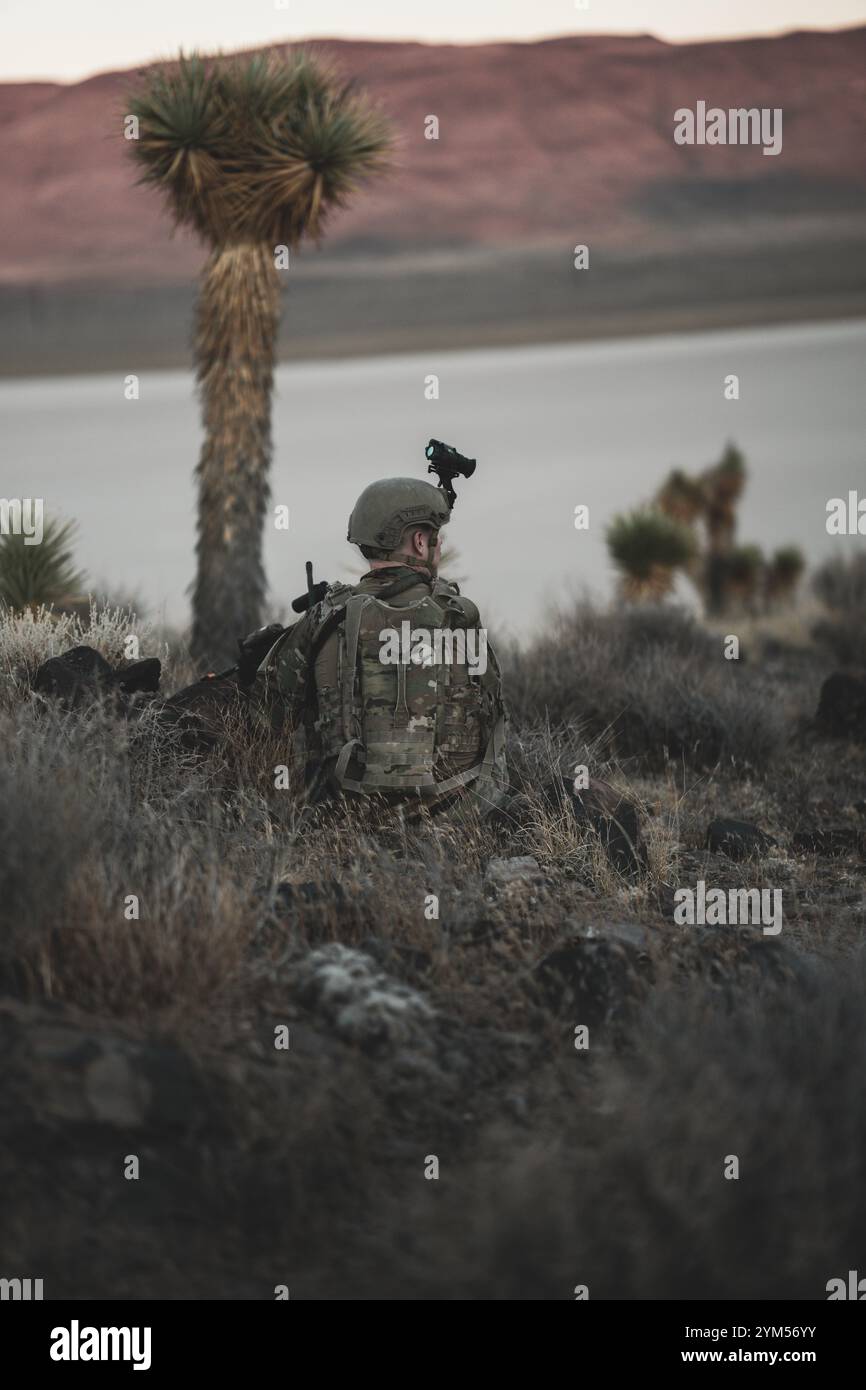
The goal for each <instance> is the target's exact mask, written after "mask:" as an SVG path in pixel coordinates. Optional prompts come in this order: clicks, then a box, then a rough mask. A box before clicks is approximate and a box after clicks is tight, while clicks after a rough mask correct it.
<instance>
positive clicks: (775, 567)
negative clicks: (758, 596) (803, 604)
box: [764, 545, 806, 604]
mask: <svg viewBox="0 0 866 1390" xmlns="http://www.w3.org/2000/svg"><path fill="white" fill-rule="evenodd" d="M805 568H806V561H805V559H804V558H803V552H802V551H801V550H798V549H797V547H796V546H795V545H787V546H784V547H783V548H782V549H781V550H777V551H776V553H775V555H774V556H773V558H772V560H771V561H770V563H769V565H768V566H767V569H766V573H765V576H764V593H765V596H766V599H767V602H768V603H769V604H773V603H776V602H779V601H781V602H783V603H784V602H785V601H786V600H788V599H790V598H791V597H792V596H793V593H794V590H795V589H796V587H797V585H798V583H799V582H800V578H801V576H802V574H803V571H804V569H805Z"/></svg>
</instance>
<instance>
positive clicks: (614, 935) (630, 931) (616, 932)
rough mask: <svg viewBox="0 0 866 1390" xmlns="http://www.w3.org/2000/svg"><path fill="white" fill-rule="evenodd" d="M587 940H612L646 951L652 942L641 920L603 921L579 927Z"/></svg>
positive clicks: (580, 932) (581, 934)
mask: <svg viewBox="0 0 866 1390" xmlns="http://www.w3.org/2000/svg"><path fill="white" fill-rule="evenodd" d="M579 934H580V936H582V937H583V939H584V940H586V941H612V942H619V943H620V945H622V946H633V947H636V948H637V949H638V950H640V951H645V950H646V949H647V948H648V946H649V944H650V934H649V931H648V930H647V928H646V927H645V926H643V925H642V924H641V923H640V922H602V923H601V925H600V926H595V925H594V924H593V925H591V926H588V927H584V928H582V929H579Z"/></svg>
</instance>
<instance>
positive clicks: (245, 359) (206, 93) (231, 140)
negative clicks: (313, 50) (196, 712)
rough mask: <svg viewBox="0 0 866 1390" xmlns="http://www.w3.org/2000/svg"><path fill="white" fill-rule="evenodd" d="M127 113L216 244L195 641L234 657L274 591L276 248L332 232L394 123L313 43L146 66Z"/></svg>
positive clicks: (208, 322)
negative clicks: (266, 553) (302, 50)
mask: <svg viewBox="0 0 866 1390" xmlns="http://www.w3.org/2000/svg"><path fill="white" fill-rule="evenodd" d="M129 111H130V113H131V114H132V115H134V116H136V117H137V118H138V121H139V138H138V139H137V140H133V141H131V142H130V148H131V150H132V153H133V155H134V156H135V157H136V159H137V160H138V161H139V162H140V163H141V165H142V166H143V174H142V182H145V183H152V184H155V185H156V187H157V188H158V189H159V190H160V192H161V193H162V194H163V196H164V197H165V199H166V201H167V202H168V204H169V207H170V209H171V212H172V214H173V216H174V219H175V221H176V222H177V223H178V224H183V225H185V226H188V227H191V228H192V229H193V230H194V231H195V232H196V233H197V234H198V236H199V237H200V238H201V239H202V241H203V242H204V243H205V244H206V245H207V246H208V247H209V249H210V255H209V257H208V260H207V263H206V265H205V267H204V270H203V273H202V278H201V284H200V289H199V299H198V306H197V311H196V322H195V336H194V355H195V364H196V375H197V380H198V386H199V392H200V396H201V402H202V415H203V422H204V428H205V440H204V444H203V447H202V452H201V456H200V459H199V464H198V469H197V478H198V544H197V557H198V572H197V577H196V580H195V584H194V586H193V630H192V648H193V652H194V653H195V655H196V656H198V657H207V659H208V660H209V661H211V662H213V663H216V662H229V661H231V660H232V659H233V658H234V655H235V653H236V648H235V639H236V638H237V637H238V636H242V635H243V634H244V633H246V632H249V631H250V630H251V629H252V628H254V627H256V626H257V625H258V624H259V623H260V622H261V616H262V604H263V601H264V595H265V576H264V569H263V565H262V532H263V527H264V519H265V513H266V510H267V505H268V499H269V495H270V494H269V483H268V471H269V466H270V458H271V391H272V386H273V367H274V353H275V344H276V335H277V328H278V323H279V310H280V280H279V271H278V270H277V268H276V258H277V256H278V254H283V253H280V252H278V248H281V247H284V248H287V249H293V248H295V247H297V246H298V245H299V244H300V242H301V241H302V240H303V238H304V237H313V238H316V239H317V238H319V237H320V235H321V233H322V230H323V227H324V223H325V220H326V217H327V214H328V212H329V210H330V209H332V208H334V207H339V206H341V205H342V204H344V203H345V202H346V201H347V200H348V198H349V195H350V194H351V193H352V191H353V190H354V188H355V187H356V185H357V183H358V181H359V180H360V179H361V178H362V177H364V176H366V175H369V174H372V173H375V172H377V171H379V170H380V169H382V168H383V167H384V165H385V163H386V160H387V154H388V151H389V148H390V134H389V128H388V125H387V122H386V121H385V119H384V117H383V116H382V115H381V114H380V113H379V112H378V111H377V110H375V109H374V108H373V107H371V106H370V105H369V104H368V102H367V101H366V100H365V99H364V98H363V97H361V96H359V95H357V94H356V93H355V92H354V91H353V90H352V88H351V87H350V86H349V85H347V84H345V83H342V82H340V81H338V80H337V79H336V78H335V77H334V76H333V74H332V73H330V72H329V71H328V70H326V69H325V68H323V67H321V66H320V65H319V64H318V63H317V62H315V61H314V60H313V59H312V58H310V57H309V56H307V55H305V54H296V55H293V56H292V57H290V58H289V59H288V60H283V59H282V58H277V57H274V56H269V55H256V56H254V57H252V58H243V59H217V60H214V61H212V62H205V61H204V60H203V59H202V58H200V57H198V56H195V55H194V56H192V57H190V58H184V57H183V56H182V55H181V58H180V60H179V61H178V62H177V63H175V64H171V65H167V66H161V67H157V68H155V69H152V70H151V71H150V72H149V73H147V74H146V76H145V78H144V80H143V84H142V87H141V89H140V90H139V91H138V92H136V94H135V95H134V96H133V97H132V98H131V99H130V102H129Z"/></svg>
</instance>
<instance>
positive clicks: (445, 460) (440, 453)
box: [424, 439, 476, 507]
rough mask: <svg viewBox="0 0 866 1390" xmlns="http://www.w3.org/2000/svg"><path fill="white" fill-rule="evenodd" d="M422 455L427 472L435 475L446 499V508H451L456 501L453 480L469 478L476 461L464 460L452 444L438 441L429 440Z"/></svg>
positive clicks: (473, 470)
mask: <svg viewBox="0 0 866 1390" xmlns="http://www.w3.org/2000/svg"><path fill="white" fill-rule="evenodd" d="M424 453H425V454H426V456H427V472H428V473H435V474H436V476H437V478H438V479H439V486H440V487H441V489H442V491H443V492H444V493H445V496H446V497H447V498H448V506H449V507H453V506H454V503H455V502H456V501H457V495H456V493H455V491H454V488H453V483H454V479H455V478H471V477H472V474H473V473H474V472H475V462H476V460H475V459H468V458H464V457H463V455H462V454H460V453H458V452H457V450H456V449H455V448H454V446H453V444H443V443H442V441H441V440H440V439H431V440H430V443H429V444H428V445H427V448H426V449H425V450H424Z"/></svg>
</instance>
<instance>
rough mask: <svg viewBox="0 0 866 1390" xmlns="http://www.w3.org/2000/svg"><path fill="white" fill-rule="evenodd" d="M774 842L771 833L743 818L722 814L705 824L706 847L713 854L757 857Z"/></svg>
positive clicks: (730, 856) (732, 856) (734, 857)
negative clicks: (722, 815)
mask: <svg viewBox="0 0 866 1390" xmlns="http://www.w3.org/2000/svg"><path fill="white" fill-rule="evenodd" d="M776 843H777V841H776V840H774V839H773V837H772V835H768V834H767V833H766V831H764V830H761V829H759V827H758V826H757V825H750V824H749V822H748V821H744V820H731V819H730V818H729V817H727V816H724V817H721V818H720V819H719V820H714V821H710V824H709V825H708V826H707V839H706V845H707V849H708V850H711V851H712V853H713V854H726V855H727V857H728V858H729V859H752V858H757V857H758V856H759V855H761V854H763V853H764V852H765V851H766V850H768V849H770V848H771V847H772V846H773V845H775V844H776Z"/></svg>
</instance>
